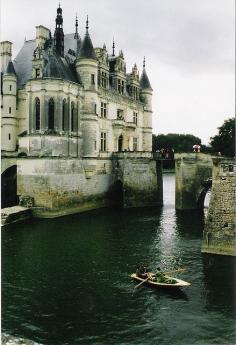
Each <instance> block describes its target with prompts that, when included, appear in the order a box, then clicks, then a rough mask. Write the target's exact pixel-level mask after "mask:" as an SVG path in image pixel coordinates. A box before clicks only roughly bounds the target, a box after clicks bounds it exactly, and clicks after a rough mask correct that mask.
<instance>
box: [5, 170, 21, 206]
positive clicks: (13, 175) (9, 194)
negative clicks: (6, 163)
mask: <svg viewBox="0 0 236 345" xmlns="http://www.w3.org/2000/svg"><path fill="white" fill-rule="evenodd" d="M18 202H19V198H18V196H17V166H16V164H14V165H12V166H10V167H8V168H7V169H6V170H4V171H3V172H2V174H1V207H2V208H5V207H10V206H15V205H18Z"/></svg>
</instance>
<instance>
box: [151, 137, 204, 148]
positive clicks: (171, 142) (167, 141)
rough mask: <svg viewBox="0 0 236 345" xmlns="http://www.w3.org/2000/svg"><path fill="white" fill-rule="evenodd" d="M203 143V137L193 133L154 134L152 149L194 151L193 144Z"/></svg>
mask: <svg viewBox="0 0 236 345" xmlns="http://www.w3.org/2000/svg"><path fill="white" fill-rule="evenodd" d="M195 144H198V145H200V144H201V139H200V138H198V137H195V136H194V135H192V134H175V133H169V134H159V135H155V134H153V140H152V149H153V151H154V152H155V151H156V150H160V149H162V148H164V149H167V148H169V149H174V151H175V152H192V151H193V145H195Z"/></svg>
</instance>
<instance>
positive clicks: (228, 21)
mask: <svg viewBox="0 0 236 345" xmlns="http://www.w3.org/2000/svg"><path fill="white" fill-rule="evenodd" d="M60 3H61V7H62V9H63V18H64V32H65V33H70V32H73V31H74V22H75V14H76V12H77V14H78V19H79V33H80V35H81V37H82V38H83V36H84V33H85V20H86V15H87V14H88V15H89V26H90V29H89V32H90V36H91V38H92V41H93V44H94V46H102V45H103V43H104V42H105V43H106V45H107V49H108V50H110V51H111V46H112V39H113V36H114V38H115V42H116V51H117V52H118V51H119V50H120V49H122V50H123V52H124V55H125V59H126V62H127V68H128V71H129V70H130V69H131V67H132V65H133V64H134V62H136V63H137V65H138V68H139V71H140V72H141V70H142V60H143V56H144V55H145V56H146V70H147V73H148V76H149V79H150V81H151V84H152V87H153V89H154V95H153V110H154V114H153V132H154V133H165V134H166V133H191V134H194V135H196V136H199V137H200V138H201V139H202V141H203V142H204V143H207V142H208V141H209V138H210V136H213V135H215V134H216V133H217V127H219V126H220V125H221V124H222V123H223V121H224V120H225V119H227V118H229V117H232V116H234V1H233V0H224V1H222V0H147V1H146V2H144V1H141V0H129V1H128V0H119V1H117V0H80V1H76V0H61V1H60ZM57 6H58V1H49V0H47V1H46V0H41V1H40V2H39V1H34V0H20V1H19V0H2V4H1V19H2V20H1V22H2V27H1V40H10V41H12V42H13V44H14V47H13V54H14V55H16V54H17V52H18V51H19V49H20V48H21V46H22V45H23V41H24V38H25V37H26V38H27V39H32V38H34V37H35V26H37V25H40V24H42V25H44V26H47V27H49V28H50V29H51V30H52V31H53V30H54V23H55V15H56V8H57Z"/></svg>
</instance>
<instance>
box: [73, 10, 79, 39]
mask: <svg viewBox="0 0 236 345" xmlns="http://www.w3.org/2000/svg"><path fill="white" fill-rule="evenodd" d="M74 38H79V34H78V18H77V14H76V17H75V34H74Z"/></svg>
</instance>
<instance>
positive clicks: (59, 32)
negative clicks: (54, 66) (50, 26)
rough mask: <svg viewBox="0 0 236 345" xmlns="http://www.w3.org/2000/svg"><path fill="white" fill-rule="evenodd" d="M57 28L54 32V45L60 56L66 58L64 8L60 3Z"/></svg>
mask: <svg viewBox="0 0 236 345" xmlns="http://www.w3.org/2000/svg"><path fill="white" fill-rule="evenodd" d="M55 21H56V28H55V31H54V45H55V47H56V51H57V53H58V54H59V55H61V56H64V32H63V18H62V8H61V6H60V3H59V7H58V9H57V16H56V20H55Z"/></svg>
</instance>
